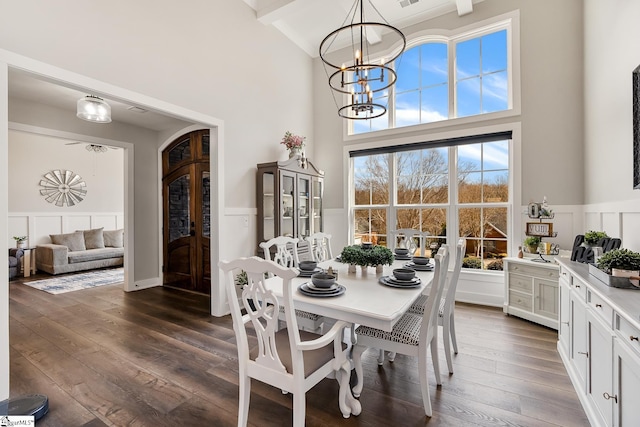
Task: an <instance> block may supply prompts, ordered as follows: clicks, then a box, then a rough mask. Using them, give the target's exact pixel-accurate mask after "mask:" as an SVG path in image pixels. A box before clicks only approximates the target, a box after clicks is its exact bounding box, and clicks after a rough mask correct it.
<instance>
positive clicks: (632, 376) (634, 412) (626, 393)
mask: <svg viewBox="0 0 640 427" xmlns="http://www.w3.org/2000/svg"><path fill="white" fill-rule="evenodd" d="M615 317H616V319H615V324H616V339H615V340H614V343H613V391H611V392H609V400H611V401H612V402H613V408H614V411H613V424H614V425H616V426H625V427H626V426H637V425H638V423H640V405H639V404H638V396H640V341H638V340H639V339H640V330H639V329H637V328H635V327H633V326H631V325H630V324H629V322H627V321H626V320H624V319H623V318H621V317H620V316H619V315H617V314H616V316H615Z"/></svg>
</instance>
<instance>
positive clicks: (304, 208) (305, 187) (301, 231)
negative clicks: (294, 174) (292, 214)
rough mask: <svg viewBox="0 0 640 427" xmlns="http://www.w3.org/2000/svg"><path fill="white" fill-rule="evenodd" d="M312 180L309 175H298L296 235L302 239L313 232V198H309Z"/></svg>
mask: <svg viewBox="0 0 640 427" xmlns="http://www.w3.org/2000/svg"><path fill="white" fill-rule="evenodd" d="M310 189H311V182H310V180H309V177H308V176H298V202H299V204H300V205H299V207H298V218H299V222H298V235H297V236H296V237H298V238H300V239H302V238H304V237H306V236H309V235H310V234H311V231H310V230H311V222H310V221H309V215H310V213H311V206H310V205H311V200H310V199H309V196H310V194H309V193H310V191H309V190H310Z"/></svg>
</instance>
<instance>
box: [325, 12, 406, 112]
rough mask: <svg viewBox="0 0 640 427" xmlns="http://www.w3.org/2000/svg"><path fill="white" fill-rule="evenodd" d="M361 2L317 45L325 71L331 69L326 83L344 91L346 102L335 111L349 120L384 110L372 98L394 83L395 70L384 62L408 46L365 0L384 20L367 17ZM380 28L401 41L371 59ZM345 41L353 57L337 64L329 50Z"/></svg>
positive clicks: (378, 40) (382, 106)
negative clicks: (394, 49) (392, 49)
mask: <svg viewBox="0 0 640 427" xmlns="http://www.w3.org/2000/svg"><path fill="white" fill-rule="evenodd" d="M363 3H364V0H355V2H354V3H353V6H352V7H351V10H350V11H349V14H348V15H347V17H346V18H345V21H344V22H343V24H342V25H343V26H342V27H340V28H338V29H337V30H335V31H332V32H331V33H329V35H327V36H326V37H325V38H324V40H322V43H320V48H319V53H320V59H321V60H322V62H323V63H324V64H325V71H327V67H329V70H330V71H327V75H329V73H330V72H331V75H329V86H330V87H331V89H332V90H333V91H334V92H337V93H339V94H341V96H343V97H345V95H346V97H345V98H346V99H347V102H346V105H344V106H342V107H340V106H338V115H339V116H340V117H343V118H345V119H352V120H367V119H374V118H376V117H380V116H382V115H384V114H385V113H386V112H387V107H386V106H384V105H382V104H380V103H378V102H379V101H376V100H374V93H377V92H382V91H385V90H386V89H388V88H389V87H391V86H392V85H393V84H395V82H396V80H397V75H396V72H395V71H394V70H393V69H392V68H391V67H389V66H388V65H387V64H389V63H391V62H393V61H394V60H396V59H397V58H398V57H399V56H400V55H401V54H402V52H404V49H405V47H406V46H407V40H406V38H405V36H404V34H402V32H401V31H400V30H398V29H397V28H395V27H393V26H392V25H390V24H389V23H388V22H387V21H386V20H385V19H384V18H383V17H382V15H381V14H380V12H378V10H377V9H376V8H375V6H374V5H373V4H372V3H371V0H367V3H369V4H370V5H371V8H372V9H373V10H374V11H375V12H376V13H377V14H378V16H380V18H381V19H382V20H383V21H384V22H370V21H367V20H366V18H365V13H364V5H363ZM357 19H359V21H358V20H357ZM383 32H386V33H387V34H389V36H388V37H392V38H394V39H395V40H393V41H392V43H393V44H394V45H395V44H398V43H399V44H401V48H400V50H399V51H397V52H396V53H395V54H393V55H392V56H391V57H389V58H386V59H385V58H382V59H380V60H378V61H377V62H373V61H371V60H370V58H369V57H370V46H372V45H373V44H375V43H377V42H380V41H381V40H382V33H383ZM344 42H348V43H350V45H351V53H352V56H351V57H352V58H353V59H352V62H351V63H349V64H344V63H343V64H340V65H338V64H336V63H334V62H333V60H331V59H329V57H328V53H329V50H330V49H331V47H332V46H333V45H334V43H335V44H336V45H339V44H340V43H344ZM334 100H335V96H334ZM336 104H337V102H336Z"/></svg>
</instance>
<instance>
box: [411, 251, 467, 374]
mask: <svg viewBox="0 0 640 427" xmlns="http://www.w3.org/2000/svg"><path fill="white" fill-rule="evenodd" d="M466 250H467V241H466V240H465V239H460V240H458V244H457V245H456V258H455V261H454V265H453V272H452V273H451V275H449V277H448V281H447V285H446V290H445V291H444V292H443V294H444V296H443V297H442V298H441V300H440V304H439V308H438V325H440V326H442V341H443V344H444V354H445V356H446V359H447V368H448V369H449V373H450V374H453V359H452V357H451V346H453V352H454V354H458V342H457V341H456V323H455V308H456V289H457V287H458V279H459V277H460V270H462V261H463V260H464V256H465V252H466ZM427 298H428V295H422V296H420V297H419V298H418V299H417V300H416V301H415V302H414V303H413V304H412V305H411V307H409V312H410V313H414V314H418V315H422V313H423V312H424V305H425V303H426V301H427Z"/></svg>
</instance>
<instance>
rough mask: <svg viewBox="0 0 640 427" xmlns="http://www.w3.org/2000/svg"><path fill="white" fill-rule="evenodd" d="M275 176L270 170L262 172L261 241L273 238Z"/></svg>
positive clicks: (274, 229) (274, 228)
mask: <svg viewBox="0 0 640 427" xmlns="http://www.w3.org/2000/svg"><path fill="white" fill-rule="evenodd" d="M275 183H276V180H275V176H274V174H273V173H271V172H265V173H264V174H262V190H263V192H262V230H263V234H264V235H263V236H262V241H266V240H269V239H273V238H274V237H276V236H275V234H276V223H275V221H276V200H275V195H276V193H275V190H274V189H275Z"/></svg>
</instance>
